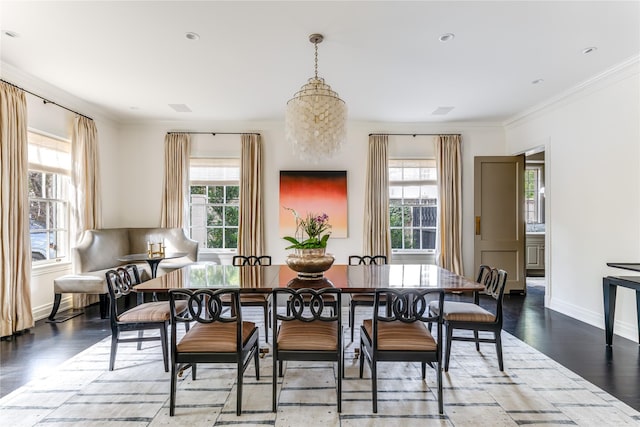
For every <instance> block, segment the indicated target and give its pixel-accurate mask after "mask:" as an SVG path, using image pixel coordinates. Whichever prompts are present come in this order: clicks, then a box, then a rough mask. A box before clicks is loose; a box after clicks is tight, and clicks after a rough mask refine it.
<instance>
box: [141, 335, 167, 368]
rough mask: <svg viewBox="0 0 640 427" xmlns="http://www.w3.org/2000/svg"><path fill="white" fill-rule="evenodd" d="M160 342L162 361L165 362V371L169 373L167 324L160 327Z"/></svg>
mask: <svg viewBox="0 0 640 427" xmlns="http://www.w3.org/2000/svg"><path fill="white" fill-rule="evenodd" d="M140 332H142V331H140ZM160 340H161V341H162V360H163V361H164V371H165V372H169V344H168V343H167V324H166V323H164V324H163V325H162V326H161V327H160Z"/></svg>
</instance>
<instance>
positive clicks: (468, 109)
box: [0, 0, 640, 122]
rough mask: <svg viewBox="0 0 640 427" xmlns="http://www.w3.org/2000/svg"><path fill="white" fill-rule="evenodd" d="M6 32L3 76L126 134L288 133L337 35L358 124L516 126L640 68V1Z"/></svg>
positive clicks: (83, 15) (327, 10)
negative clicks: (204, 129) (615, 72)
mask: <svg viewBox="0 0 640 427" xmlns="http://www.w3.org/2000/svg"><path fill="white" fill-rule="evenodd" d="M0 29H1V30H2V35H1V38H0V43H1V44H0V59H1V60H2V62H4V63H6V64H9V65H11V66H13V67H16V68H18V69H19V70H22V71H24V72H26V73H28V74H30V75H33V76H35V77H37V78H39V79H42V80H45V81H47V82H49V83H51V84H53V85H54V86H57V87H58V88H60V89H62V90H64V91H66V92H69V93H71V94H73V95H75V96H78V97H80V98H82V99H84V100H86V101H88V102H91V103H94V104H96V105H98V106H100V107H102V108H104V109H106V110H108V111H109V113H110V114H111V115H113V116H114V117H116V118H117V119H119V120H126V121H132V120H140V119H151V120H231V121H236V120H237V121H254V120H282V119H283V117H284V108H285V104H286V102H287V100H288V99H289V98H291V96H292V95H293V94H294V93H295V92H296V91H297V90H298V89H299V88H300V86H302V85H303V84H304V83H305V82H306V80H307V79H308V78H310V77H312V76H313V72H314V50H313V44H311V43H310V42H309V40H308V37H309V35H310V34H311V33H322V34H323V35H324V36H325V40H324V42H323V43H321V44H320V45H319V46H318V49H319V72H318V74H319V76H320V77H324V78H325V79H326V81H327V83H329V84H330V85H331V86H332V88H333V89H334V90H335V91H337V92H338V93H339V94H340V96H341V97H342V98H343V99H344V100H345V101H346V103H347V106H348V108H349V117H350V119H351V120H362V121H381V122H441V121H474V122H480V121H490V122H501V121H504V120H506V119H508V118H510V117H513V116H514V115H516V114H518V113H520V112H522V111H525V110H527V109H529V108H531V107H533V106H535V105H537V104H540V103H541V102H544V101H545V100H548V99H550V98H553V97H555V96H557V95H559V94H561V93H563V92H566V91H568V90H571V89H572V88H574V87H576V86H577V85H580V84H581V83H584V82H585V81H587V80H588V79H590V78H592V77H594V76H596V75H598V74H601V73H603V72H605V71H607V70H608V69H610V68H611V67H613V66H616V65H618V64H620V63H623V62H625V61H627V60H630V59H632V58H634V57H637V56H638V54H639V52H640V2H638V1H626V2H625V1H619V2H618V1H602V2H594V1H568V2H561V1H553V2H551V1H545V2H542V1H530V2H525V1H503V2H485V1H470V2H462V1H447V2H435V1H411V2H398V1H386V2H385V1H354V2H343V1H340V2H335V1H333V2H329V1H325V2H305V1H301V2H270V1H257V2H248V1H234V2H217V1H196V2H186V1H140V2H131V1H127V2H124V1H104V2H96V1H85V2H78V1H76V2H71V1H69V2H65V1H42V2H36V1H4V0H2V1H0ZM7 31H12V32H14V33H16V34H17V37H9V36H7V35H6V34H5V33H6V32H7ZM186 32H195V33H197V34H199V35H200V39H199V40H197V41H190V40H188V39H187V38H186V37H185V33H186ZM443 33H454V34H455V38H454V39H453V40H452V41H450V42H448V43H442V42H440V41H439V40H438V37H439V36H440V35H441V34H443ZM591 46H595V47H597V50H596V51H594V52H593V53H591V54H583V53H582V50H583V49H584V48H586V47H591ZM536 79H544V81H543V82H542V83H540V84H532V81H533V80H536ZM53 101H55V99H54V100H53ZM169 104H186V105H187V106H188V107H189V108H190V109H191V110H192V112H186V113H185V112H182V113H178V112H175V111H174V110H173V109H171V108H170V107H169ZM439 107H454V108H453V110H452V111H451V112H450V113H448V114H446V115H444V116H443V115H433V114H432V112H433V111H435V110H436V109H438V108H439Z"/></svg>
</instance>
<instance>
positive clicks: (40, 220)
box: [27, 132, 71, 263]
mask: <svg viewBox="0 0 640 427" xmlns="http://www.w3.org/2000/svg"><path fill="white" fill-rule="evenodd" d="M27 138H28V144H29V147H28V150H29V151H28V158H29V229H30V230H29V231H30V235H31V260H32V261H33V262H43V263H44V262H45V261H47V260H59V259H62V258H66V257H67V256H68V255H69V252H68V247H69V175H70V169H71V143H70V142H69V141H65V140H62V139H58V138H53V137H50V136H45V135H42V134H38V133H35V132H28V134H27Z"/></svg>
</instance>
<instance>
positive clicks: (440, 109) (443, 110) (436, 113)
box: [431, 107, 455, 116]
mask: <svg viewBox="0 0 640 427" xmlns="http://www.w3.org/2000/svg"><path fill="white" fill-rule="evenodd" d="M454 108H455V107H438V108H436V109H435V110H433V112H432V113H431V114H432V115H434V116H444V115H446V114H449V113H450V112H451V110H453V109H454Z"/></svg>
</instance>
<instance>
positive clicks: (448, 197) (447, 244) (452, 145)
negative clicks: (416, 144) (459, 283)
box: [435, 135, 463, 275]
mask: <svg viewBox="0 0 640 427" xmlns="http://www.w3.org/2000/svg"><path fill="white" fill-rule="evenodd" d="M435 149H436V150H435V151H436V168H437V173H438V204H439V208H438V233H437V236H438V237H437V239H436V261H437V264H438V265H439V266H440V267H442V268H446V269H447V270H450V271H453V272H454V273H457V274H459V275H463V269H462V191H461V188H462V154H461V151H462V140H461V137H460V135H440V136H438V137H437V138H436V139H435Z"/></svg>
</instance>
